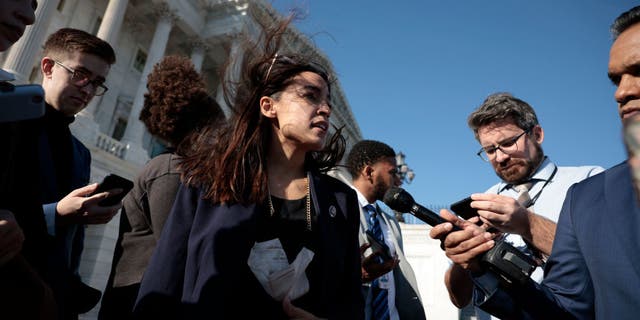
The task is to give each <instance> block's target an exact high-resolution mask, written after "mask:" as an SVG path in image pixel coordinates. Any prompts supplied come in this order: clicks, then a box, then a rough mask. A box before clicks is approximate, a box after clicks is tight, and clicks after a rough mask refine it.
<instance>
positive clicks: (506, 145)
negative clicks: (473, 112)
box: [476, 128, 531, 162]
mask: <svg viewBox="0 0 640 320" xmlns="http://www.w3.org/2000/svg"><path fill="white" fill-rule="evenodd" d="M529 132H531V128H529V129H527V130H525V131H523V132H522V133H521V134H519V135H517V136H515V137H513V138H509V139H507V140H505V141H503V142H501V143H499V144H497V145H495V146H489V147H483V148H482V149H480V151H478V153H476V154H477V155H478V157H480V159H482V160H484V161H487V162H489V161H490V160H491V159H493V158H495V157H496V151H498V149H500V151H502V153H504V154H512V153H514V152H516V151H518V143H517V142H518V140H519V139H520V137H522V136H524V135H525V134H528V133H529Z"/></svg>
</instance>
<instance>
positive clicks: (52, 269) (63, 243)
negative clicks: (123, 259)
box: [38, 130, 91, 319]
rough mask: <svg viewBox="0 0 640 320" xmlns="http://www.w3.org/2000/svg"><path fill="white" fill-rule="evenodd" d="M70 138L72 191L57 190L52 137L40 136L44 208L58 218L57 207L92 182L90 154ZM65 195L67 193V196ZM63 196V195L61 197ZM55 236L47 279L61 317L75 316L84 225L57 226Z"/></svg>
mask: <svg viewBox="0 0 640 320" xmlns="http://www.w3.org/2000/svg"><path fill="white" fill-rule="evenodd" d="M70 139H71V152H72V155H71V157H70V159H71V162H72V163H70V164H69V165H70V166H71V179H70V190H58V187H57V179H58V173H57V172H56V170H55V166H54V164H53V163H54V162H53V154H52V152H58V150H52V148H51V147H50V142H49V138H48V136H47V134H46V131H44V130H43V131H42V132H41V133H40V137H39V159H38V160H39V162H40V176H41V177H40V184H41V188H42V199H41V200H42V203H43V205H42V208H43V211H44V212H45V215H47V214H48V215H49V216H52V215H55V211H56V209H55V208H56V205H57V203H58V201H59V200H60V199H62V198H63V197H64V196H66V195H67V194H68V193H69V192H71V191H73V190H75V189H77V188H80V187H84V186H86V185H87V184H88V183H89V179H90V172H91V154H90V153H89V149H87V148H86V147H85V146H84V145H83V144H82V142H80V140H78V139H76V138H75V137H74V136H73V135H71V136H70ZM65 192H66V193H65ZM62 193H64V194H62ZM54 228H55V237H53V244H52V246H51V249H50V250H49V253H48V256H47V270H46V272H45V280H46V281H47V282H48V284H49V285H50V286H51V289H52V291H53V295H54V297H55V299H56V302H57V306H58V315H59V316H58V318H60V319H66V318H67V317H71V318H72V317H74V316H75V311H74V305H75V304H76V302H78V297H72V295H73V294H74V293H75V292H74V285H75V284H76V283H78V282H79V281H80V276H79V274H78V268H79V266H80V258H81V256H82V250H83V248H84V225H77V224H73V225H68V226H54Z"/></svg>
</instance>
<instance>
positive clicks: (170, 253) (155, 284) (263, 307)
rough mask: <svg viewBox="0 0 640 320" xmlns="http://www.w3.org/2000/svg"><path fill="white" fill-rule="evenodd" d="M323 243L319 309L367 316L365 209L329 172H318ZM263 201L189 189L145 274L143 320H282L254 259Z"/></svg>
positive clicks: (314, 188) (332, 314)
mask: <svg viewBox="0 0 640 320" xmlns="http://www.w3.org/2000/svg"><path fill="white" fill-rule="evenodd" d="M310 177H311V178H310V179H309V181H310V183H309V184H310V186H309V187H310V192H311V198H312V199H313V205H314V209H315V212H316V214H317V227H316V228H315V229H314V231H316V232H318V233H319V234H320V237H321V239H322V241H320V247H319V248H317V252H315V256H314V260H315V259H318V260H316V261H319V263H320V264H321V267H320V269H321V270H322V275H321V281H320V283H321V284H322V286H321V287H320V288H317V290H318V291H319V292H318V295H317V296H319V297H322V298H321V299H319V300H320V301H317V306H318V308H319V309H320V310H322V311H321V312H322V313H324V314H319V316H322V317H327V318H330V319H362V318H363V312H364V305H363V300H362V296H361V294H360V277H361V274H360V253H359V245H358V225H359V209H358V200H357V197H356V194H355V192H354V191H353V190H352V189H351V188H349V187H348V186H346V185H345V184H343V183H342V182H340V181H338V180H336V179H334V178H331V177H329V176H326V175H321V174H312V175H310ZM263 212H264V207H263V206H262V205H256V204H252V205H248V206H243V205H240V204H234V205H217V204H212V203H211V202H210V201H208V200H203V199H202V193H201V190H199V189H195V188H189V187H185V186H181V188H180V191H179V192H178V195H177V197H176V201H175V203H174V207H173V210H172V212H171V214H170V216H169V219H168V220H167V222H166V224H165V228H164V230H163V233H162V236H161V238H160V241H159V242H158V246H157V248H156V251H155V253H154V255H153V257H152V258H151V263H150V265H149V267H148V269H147V272H146V273H145V275H144V278H143V280H142V284H141V287H140V292H139V295H138V301H137V305H136V314H137V315H138V316H139V317H141V318H154V317H160V316H162V317H163V318H184V319H196V318H207V319H211V318H216V319H254V318H261V319H278V318H283V317H284V314H283V312H282V306H281V304H280V303H279V302H276V301H274V300H273V299H272V298H271V297H269V296H268V295H267V293H266V292H265V291H264V290H263V289H262V287H261V286H260V284H259V283H258V281H257V280H256V278H255V277H254V276H253V274H252V272H251V271H250V269H249V267H248V265H247V260H248V257H249V253H250V250H251V248H252V247H253V245H254V243H255V242H256V234H257V230H258V228H260V225H258V224H257V223H256V221H257V220H258V216H259V215H260V214H262V213H263Z"/></svg>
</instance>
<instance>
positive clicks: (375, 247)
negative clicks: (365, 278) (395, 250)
mask: <svg viewBox="0 0 640 320" xmlns="http://www.w3.org/2000/svg"><path fill="white" fill-rule="evenodd" d="M365 233H366V234H367V241H369V244H370V245H371V250H372V251H373V252H380V257H381V258H382V260H384V261H387V260H389V259H393V257H392V256H391V251H390V250H389V247H388V246H387V244H386V243H384V242H380V241H378V239H376V237H375V236H374V235H373V233H372V232H371V230H367V231H366V232H365Z"/></svg>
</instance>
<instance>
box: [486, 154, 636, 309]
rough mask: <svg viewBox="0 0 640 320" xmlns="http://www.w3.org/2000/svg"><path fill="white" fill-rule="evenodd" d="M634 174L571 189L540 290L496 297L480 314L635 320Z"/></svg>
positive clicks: (615, 173)
mask: <svg viewBox="0 0 640 320" xmlns="http://www.w3.org/2000/svg"><path fill="white" fill-rule="evenodd" d="M629 170H630V169H629V166H628V164H627V163H622V164H620V165H617V166H615V167H613V168H611V169H609V170H607V171H605V172H604V173H601V174H599V175H596V176H594V177H592V178H589V179H587V180H584V181H583V182H580V183H578V184H575V185H574V186H572V187H571V188H570V189H569V191H568V193H567V197H566V199H565V202H564V206H563V208H562V212H561V213H560V219H559V221H558V226H557V230H556V237H555V240H554V243H553V251H552V253H551V256H550V257H549V260H548V261H547V265H546V268H545V279H544V280H543V282H542V286H540V285H536V284H533V283H529V284H528V285H527V286H524V287H515V288H512V290H509V291H507V292H503V291H501V290H498V291H496V292H494V294H493V295H491V296H490V297H489V300H487V301H486V302H485V303H482V304H480V307H481V308H483V309H485V310H487V311H489V312H493V313H496V314H502V315H503V316H508V317H511V318H523V319H524V318H533V319H539V318H547V319H561V318H568V319H571V318H577V319H594V318H595V319H637V317H638V306H640V255H639V254H638V253H640V232H639V231H638V230H640V208H639V207H638V202H637V199H636V195H635V194H634V191H633V185H632V182H631V173H630V171H629ZM505 293H506V294H505ZM502 299H508V300H502ZM501 300H502V301H501Z"/></svg>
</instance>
